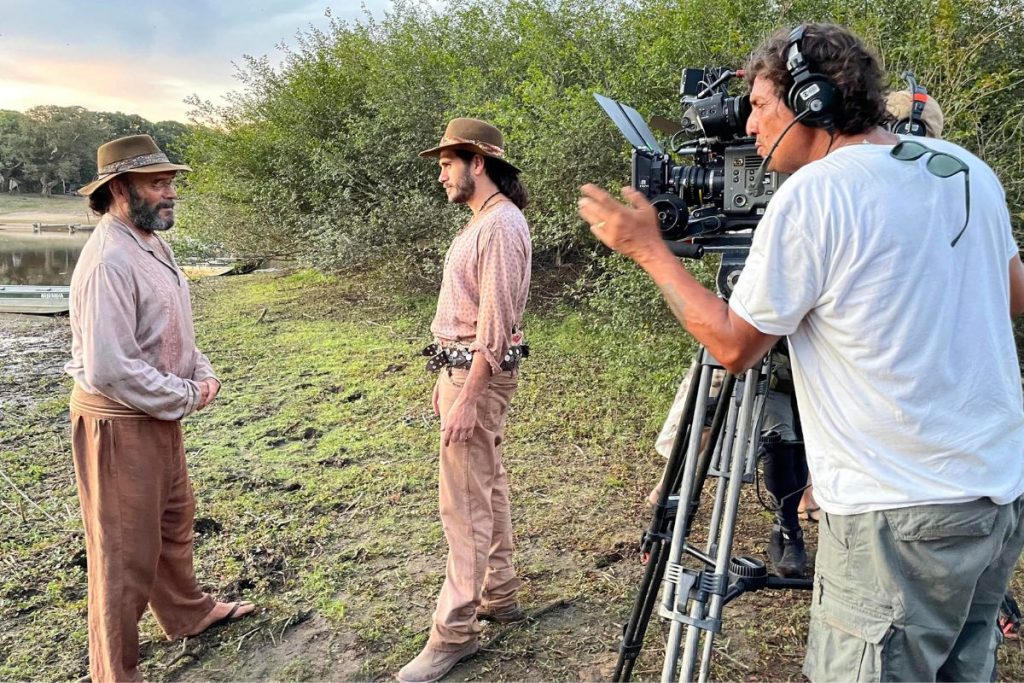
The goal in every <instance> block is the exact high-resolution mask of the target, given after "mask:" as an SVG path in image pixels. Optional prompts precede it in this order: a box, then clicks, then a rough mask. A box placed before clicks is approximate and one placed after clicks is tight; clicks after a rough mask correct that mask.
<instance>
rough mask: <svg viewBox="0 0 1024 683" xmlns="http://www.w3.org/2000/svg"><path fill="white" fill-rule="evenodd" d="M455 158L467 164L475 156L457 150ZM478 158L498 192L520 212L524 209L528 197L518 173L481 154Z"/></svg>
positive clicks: (503, 163)
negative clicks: (481, 160)
mask: <svg viewBox="0 0 1024 683" xmlns="http://www.w3.org/2000/svg"><path fill="white" fill-rule="evenodd" d="M455 156H457V157H459V158H460V159H462V160H463V161H465V162H466V163H467V164H468V163H469V162H471V161H472V160H473V157H475V156H477V154H476V152H471V151H469V150H466V149H457V150H455ZM480 158H481V159H483V160H484V172H485V173H487V177H488V178H490V179H491V182H492V183H494V184H495V185H496V186H497V187H498V190H500V191H501V193H502V194H503V195H505V196H506V197H508V198H509V200H510V201H511V202H512V203H513V204H515V205H516V206H518V207H519V210H520V211H522V210H523V209H525V208H526V205H527V204H528V203H529V202H530V195H529V193H528V192H527V191H526V187H524V186H523V184H522V183H521V182H520V181H519V171H517V170H515V169H514V168H512V167H511V166H509V165H508V164H506V163H505V162H504V161H501V160H500V159H495V158H493V157H485V156H483V155H482V154H481V155H480Z"/></svg>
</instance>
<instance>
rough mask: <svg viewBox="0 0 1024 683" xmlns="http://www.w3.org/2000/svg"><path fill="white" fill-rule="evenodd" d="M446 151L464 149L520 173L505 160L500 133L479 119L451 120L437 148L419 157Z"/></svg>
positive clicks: (421, 153) (424, 152)
mask: <svg viewBox="0 0 1024 683" xmlns="http://www.w3.org/2000/svg"><path fill="white" fill-rule="evenodd" d="M446 149H464V150H467V151H470V152H473V153H474V154H479V155H481V156H485V157H490V158H491V159H497V160H498V161H500V162H501V163H503V164H505V165H506V166H509V167H511V168H512V170H514V171H515V172H516V173H520V170H519V169H518V168H516V167H515V166H513V165H512V164H511V163H509V161H508V160H507V159H506V158H505V138H504V137H502V135H501V131H500V130H498V129H497V128H495V127H494V126H492V125H491V124H489V123H487V122H486V121H481V120H480V119H452V120H451V121H449V122H448V127H447V128H445V129H444V137H442V138H441V142H439V143H438V144H437V147H432V148H430V149H428V150H424V151H422V152H420V156H421V157H437V156H441V152H443V151H444V150H446Z"/></svg>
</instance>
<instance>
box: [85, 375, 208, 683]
mask: <svg viewBox="0 0 1024 683" xmlns="http://www.w3.org/2000/svg"><path fill="white" fill-rule="evenodd" d="M71 439H72V452H73V453H74V459H75V474H76V478H77V480H78V496H79V498H80V499H81V504H82V520H83V521H84V523H85V547H86V553H87V556H88V558H89V670H90V673H91V676H92V680H93V682H94V683H101V682H102V681H135V680H140V678H139V669H138V666H139V627H138V622H139V619H140V618H141V617H142V613H143V611H145V609H146V604H147V603H148V604H149V606H150V608H151V609H152V610H153V614H154V615H156V618H157V621H158V622H159V623H160V626H161V627H162V628H163V630H164V632H165V633H166V634H167V637H168V638H169V639H177V638H181V637H184V636H186V635H188V634H189V633H191V632H192V630H194V628H195V627H196V626H197V625H198V624H199V622H200V621H202V619H203V618H204V617H205V616H206V615H207V614H209V612H210V610H212V609H213V606H214V600H213V598H211V597H210V596H209V595H206V594H204V593H203V592H202V591H201V590H200V589H199V585H198V583H197V581H196V577H195V573H194V572H193V569H192V540H193V532H192V520H193V517H194V515H195V499H194V498H193V495H192V484H191V482H189V478H188V472H187V471H186V468H185V450H184V447H183V444H182V438H181V425H180V423H178V422H172V421H166V420H156V419H153V418H151V417H149V416H148V415H146V414H145V413H140V412H137V411H135V410H133V409H131V408H127V407H125V406H123V405H121V404H119V403H117V402H115V401H111V400H110V399H107V398H104V397H102V396H98V395H95V394H88V393H86V392H84V391H82V390H81V389H79V388H78V387H77V386H76V387H75V390H74V391H73V392H72V394H71Z"/></svg>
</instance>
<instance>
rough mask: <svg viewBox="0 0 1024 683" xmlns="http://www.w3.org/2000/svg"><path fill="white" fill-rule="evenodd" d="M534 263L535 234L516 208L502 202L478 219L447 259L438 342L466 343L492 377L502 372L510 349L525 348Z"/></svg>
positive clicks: (437, 316)
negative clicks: (524, 324)
mask: <svg viewBox="0 0 1024 683" xmlns="http://www.w3.org/2000/svg"><path fill="white" fill-rule="evenodd" d="M531 257H532V247H531V245H530V228H529V226H528V225H527V224H526V218H525V217H524V216H523V213H522V212H521V211H520V210H519V208H518V207H517V206H516V205H515V204H513V203H512V202H510V201H507V200H506V201H501V202H498V203H496V204H494V205H493V206H491V207H489V208H487V209H485V210H484V211H482V212H480V213H479V214H478V215H477V216H475V217H474V218H473V220H471V221H470V222H469V224H468V225H467V226H466V227H465V228H464V229H463V230H462V232H460V233H459V234H458V236H456V238H455V240H454V241H453V242H452V244H451V246H450V247H449V248H448V253H447V255H446V256H445V260H444V276H443V279H442V281H441V293H440V295H439V296H438V299H437V313H436V314H435V315H434V321H433V322H432V323H431V325H430V331H431V332H432V333H433V335H434V339H435V340H436V341H437V342H438V343H440V344H452V343H465V344H467V345H468V347H469V349H470V351H473V352H480V353H483V354H484V357H485V358H486V359H487V363H488V364H489V365H490V366H491V372H492V374H495V373H498V372H501V360H502V358H503V357H504V355H505V353H506V352H507V351H508V349H509V347H511V346H514V345H517V344H521V343H522V342H523V338H522V322H523V311H524V310H525V308H526V298H527V295H528V294H529V292H530V261H531Z"/></svg>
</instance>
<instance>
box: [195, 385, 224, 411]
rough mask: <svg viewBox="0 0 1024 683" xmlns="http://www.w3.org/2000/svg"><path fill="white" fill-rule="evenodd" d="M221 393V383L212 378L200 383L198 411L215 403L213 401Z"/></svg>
mask: <svg viewBox="0 0 1024 683" xmlns="http://www.w3.org/2000/svg"><path fill="white" fill-rule="evenodd" d="M219 393H220V382H218V381H217V380H215V379H214V378H212V377H207V378H206V379H204V380H202V381H201V382H199V405H198V406H197V407H196V410H197V411H198V410H202V409H203V408H205V407H206V406H208V405H210V404H211V403H213V400H214V399H215V398H217V394H219Z"/></svg>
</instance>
